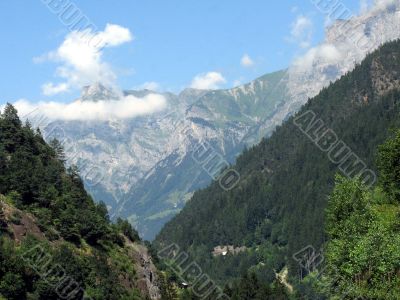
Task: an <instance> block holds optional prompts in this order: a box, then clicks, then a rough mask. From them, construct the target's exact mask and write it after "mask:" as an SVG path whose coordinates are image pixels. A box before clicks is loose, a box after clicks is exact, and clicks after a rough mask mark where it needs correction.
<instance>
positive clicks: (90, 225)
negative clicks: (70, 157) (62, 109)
mask: <svg viewBox="0 0 400 300" xmlns="http://www.w3.org/2000/svg"><path fill="white" fill-rule="evenodd" d="M64 159H65V157H64V153H63V150H62V147H61V145H60V143H59V142H58V141H57V140H53V141H52V142H51V146H49V145H48V144H46V143H45V141H44V140H43V138H42V135H41V133H40V132H39V131H33V130H32V129H31V128H30V125H29V123H27V124H26V125H22V124H21V121H20V120H19V118H18V115H17V111H16V110H15V109H14V107H13V106H11V105H7V106H6V108H5V110H4V112H3V113H2V114H0V299H10V300H12V299H15V300H24V299H82V297H86V298H85V299H160V297H161V296H160V289H159V287H158V283H157V282H158V272H157V270H156V269H155V267H154V265H153V263H152V262H151V259H149V255H148V253H147V249H146V248H145V247H144V246H143V245H142V244H141V242H140V240H139V236H138V234H137V232H136V231H135V230H133V229H132V227H131V225H130V224H129V223H128V222H127V221H122V220H121V219H119V220H118V221H117V222H116V223H115V224H112V223H111V222H110V221H109V218H108V214H107V209H106V207H105V205H104V204H95V203H94V202H93V200H92V198H91V197H90V196H89V195H88V194H87V193H86V191H85V189H84V186H83V182H82V181H81V179H80V177H79V175H78V173H77V171H76V169H75V168H73V167H72V168H69V169H66V168H65V167H64ZM145 258H146V259H147V261H146V264H145V266H144V264H143V262H142V261H143V259H145Z"/></svg>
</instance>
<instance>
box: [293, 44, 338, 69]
mask: <svg viewBox="0 0 400 300" xmlns="http://www.w3.org/2000/svg"><path fill="white" fill-rule="evenodd" d="M340 58H341V53H340V51H339V50H338V49H337V48H336V47H335V46H334V45H331V44H322V45H320V46H317V47H314V48H312V49H310V50H308V51H307V53H306V54H304V55H303V56H301V57H299V58H297V59H296V60H295V61H294V62H293V67H295V68H297V69H298V70H301V71H302V72H304V71H307V70H309V69H310V68H312V66H313V64H314V62H316V61H319V62H324V63H327V64H335V63H337V62H338V61H339V60H340Z"/></svg>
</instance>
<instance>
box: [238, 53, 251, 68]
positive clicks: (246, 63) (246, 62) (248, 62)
mask: <svg viewBox="0 0 400 300" xmlns="http://www.w3.org/2000/svg"><path fill="white" fill-rule="evenodd" d="M240 64H241V65H242V66H243V67H245V68H249V67H252V66H254V61H253V60H252V59H251V57H250V56H249V55H248V54H245V55H243V57H242V59H241V61H240Z"/></svg>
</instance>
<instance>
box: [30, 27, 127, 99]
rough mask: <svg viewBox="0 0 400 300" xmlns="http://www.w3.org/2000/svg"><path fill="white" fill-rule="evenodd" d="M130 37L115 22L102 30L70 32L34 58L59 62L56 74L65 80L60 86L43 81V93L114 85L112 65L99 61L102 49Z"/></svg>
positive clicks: (36, 60)
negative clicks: (94, 83) (96, 83)
mask: <svg viewBox="0 0 400 300" xmlns="http://www.w3.org/2000/svg"><path fill="white" fill-rule="evenodd" d="M132 39H133V36H132V34H131V32H130V31H129V29H127V28H124V27H121V26H119V25H114V24H107V25H106V28H105V29H104V31H101V32H92V31H91V30H89V29H88V30H85V31H73V32H71V33H69V34H68V35H67V36H66V37H65V39H64V41H63V43H62V44H61V45H60V46H59V48H58V49H57V50H55V51H52V52H50V53H47V54H45V55H43V56H41V57H39V58H34V61H35V62H43V61H45V60H50V61H54V62H58V63H60V66H59V67H58V68H57V71H56V75H57V76H58V77H61V78H63V79H64V80H65V82H63V83H61V84H59V85H54V84H53V83H51V82H49V83H46V84H44V85H43V87H42V91H43V93H44V94H45V95H54V94H56V93H60V92H65V91H67V90H69V89H71V88H81V87H82V86H84V85H89V84H91V83H93V82H101V83H104V84H106V85H113V84H114V83H115V80H116V75H115V73H114V72H113V70H112V68H111V66H110V65H109V64H107V63H106V62H104V61H103V60H102V50H103V49H104V48H108V47H116V46H119V45H121V44H124V43H127V42H129V41H131V40H132Z"/></svg>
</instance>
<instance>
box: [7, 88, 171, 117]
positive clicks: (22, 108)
mask: <svg viewBox="0 0 400 300" xmlns="http://www.w3.org/2000/svg"><path fill="white" fill-rule="evenodd" d="M14 105H15V107H16V108H17V109H18V112H19V114H20V116H29V115H30V114H32V112H38V113H40V114H41V115H44V116H46V117H47V118H48V119H50V120H63V121H107V120H111V119H128V118H134V117H138V116H143V115H149V114H152V113H155V112H158V111H161V110H163V109H164V108H165V107H166V105H167V101H166V99H165V97H163V96H162V95H157V94H149V95H147V96H145V97H143V98H137V97H134V96H132V95H129V96H126V97H123V98H121V99H118V100H101V101H96V102H94V101H81V100H76V101H74V102H72V103H59V102H54V101H50V102H39V103H31V102H29V101H27V100H18V101H17V102H15V103H14Z"/></svg>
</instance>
